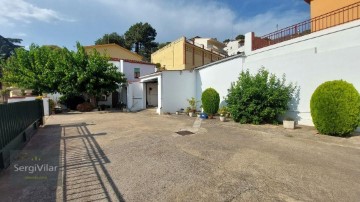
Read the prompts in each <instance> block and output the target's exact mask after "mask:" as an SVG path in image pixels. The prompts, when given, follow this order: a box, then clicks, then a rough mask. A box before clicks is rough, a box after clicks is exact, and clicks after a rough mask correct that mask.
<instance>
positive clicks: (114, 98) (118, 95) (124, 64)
mask: <svg viewBox="0 0 360 202" xmlns="http://www.w3.org/2000/svg"><path fill="white" fill-rule="evenodd" d="M109 62H111V63H112V64H114V65H115V66H116V67H117V68H118V70H119V72H122V73H123V74H124V75H125V78H126V80H127V85H124V86H119V89H118V90H117V91H116V92H113V93H112V94H111V95H109V96H105V95H104V96H103V97H102V99H101V100H99V102H98V104H99V105H102V104H104V105H108V106H111V107H116V105H117V104H119V103H124V104H128V87H129V85H130V84H132V83H136V82H138V81H140V79H139V78H140V77H141V76H145V75H148V74H152V73H154V72H155V71H156V66H155V65H154V64H152V63H149V62H144V61H135V60H127V59H117V58H111V60H110V61H109ZM130 92H131V91H130ZM130 96H131V97H132V96H134V95H132V94H130ZM131 105H132V104H131V103H130V105H127V106H128V108H132V106H131Z"/></svg>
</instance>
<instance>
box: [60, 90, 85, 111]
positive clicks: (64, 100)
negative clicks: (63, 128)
mask: <svg viewBox="0 0 360 202" xmlns="http://www.w3.org/2000/svg"><path fill="white" fill-rule="evenodd" d="M59 102H60V103H61V104H63V105H65V106H66V107H67V108H69V109H71V110H76V107H77V105H78V104H81V103H83V102H85V99H84V98H83V97H82V96H80V95H74V94H65V95H63V96H61V97H60V98H59Z"/></svg>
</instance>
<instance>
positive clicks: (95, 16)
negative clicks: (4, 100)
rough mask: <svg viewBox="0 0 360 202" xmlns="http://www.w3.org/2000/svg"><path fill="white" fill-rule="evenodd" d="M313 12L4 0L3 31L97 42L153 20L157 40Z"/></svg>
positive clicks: (263, 4) (216, 4) (169, 1)
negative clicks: (109, 34)
mask: <svg viewBox="0 0 360 202" xmlns="http://www.w3.org/2000/svg"><path fill="white" fill-rule="evenodd" d="M308 18H309V5H307V4H306V3H305V2H304V1H303V0H27V1H25V0H0V35H2V36H4V37H14V38H22V39H23V40H24V41H23V43H22V45H23V46H28V45H29V44H31V43H35V44H39V45H49V44H52V45H59V46H66V47H68V48H70V49H74V46H75V43H76V41H79V42H80V43H81V44H83V45H91V44H93V43H94V41H95V40H96V39H97V38H99V37H101V36H102V35H103V34H105V33H110V32H118V33H119V34H123V33H124V32H126V30H127V29H128V28H129V27H130V26H131V25H132V24H134V23H137V22H149V23H150V24H151V25H152V26H153V27H154V28H155V29H156V30H157V33H158V35H157V37H156V41H158V42H166V41H173V40H175V39H177V38H179V37H181V36H186V37H193V36H202V37H213V38H218V39H219V40H224V39H226V38H232V37H234V36H236V35H237V34H240V33H243V34H245V33H247V32H251V31H254V32H255V33H256V35H259V36H261V35H263V34H266V33H269V32H272V31H274V30H276V26H277V25H278V26H279V28H282V27H286V26H289V25H292V24H295V23H297V22H301V21H303V20H306V19H308Z"/></svg>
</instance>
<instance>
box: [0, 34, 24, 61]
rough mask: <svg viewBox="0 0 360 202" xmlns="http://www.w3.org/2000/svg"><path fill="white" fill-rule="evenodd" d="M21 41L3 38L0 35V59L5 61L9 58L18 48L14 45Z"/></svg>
mask: <svg viewBox="0 0 360 202" xmlns="http://www.w3.org/2000/svg"><path fill="white" fill-rule="evenodd" d="M21 41H22V39H13V38H4V37H3V36H1V35H0V59H6V58H8V57H10V56H11V55H12V54H13V53H14V51H15V49H16V48H19V47H20V46H18V45H15V43H21Z"/></svg>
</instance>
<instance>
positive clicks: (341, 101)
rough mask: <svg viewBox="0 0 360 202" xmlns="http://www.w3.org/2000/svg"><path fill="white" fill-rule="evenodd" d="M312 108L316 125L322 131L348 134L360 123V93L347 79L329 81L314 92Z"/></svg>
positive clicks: (338, 134) (336, 134) (333, 133)
mask: <svg viewBox="0 0 360 202" xmlns="http://www.w3.org/2000/svg"><path fill="white" fill-rule="evenodd" d="M310 110H311V116H312V119H313V122H314V125H315V127H316V129H317V130H318V131H319V132H320V133H322V134H326V135H334V136H346V135H348V134H350V133H352V132H353V131H354V130H355V129H356V128H357V127H358V125H359V123H360V95H359V92H358V91H357V90H356V89H355V88H354V86H353V85H352V84H350V83H348V82H346V81H343V80H335V81H328V82H325V83H323V84H321V85H320V86H319V87H318V88H317V89H316V90H315V92H314V93H313V95H312V97H311V101H310Z"/></svg>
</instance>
